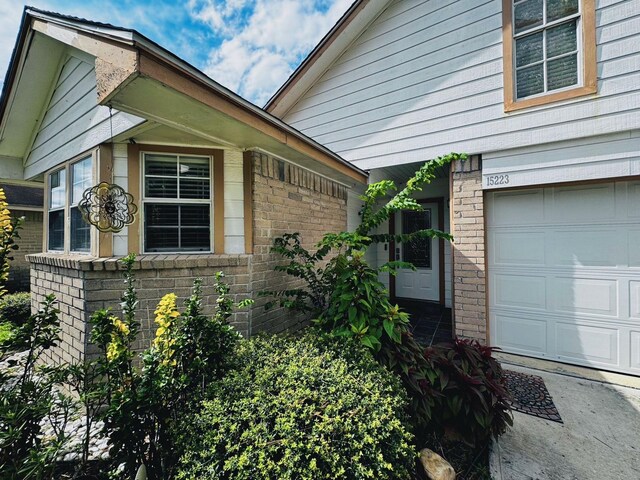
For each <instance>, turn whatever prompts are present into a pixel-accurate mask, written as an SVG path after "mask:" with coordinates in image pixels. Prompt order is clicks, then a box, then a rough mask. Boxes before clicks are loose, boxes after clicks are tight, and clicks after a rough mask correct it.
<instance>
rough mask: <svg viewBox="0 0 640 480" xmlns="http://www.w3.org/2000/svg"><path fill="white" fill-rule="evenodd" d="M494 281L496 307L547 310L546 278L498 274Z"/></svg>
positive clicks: (493, 278) (493, 277)
mask: <svg viewBox="0 0 640 480" xmlns="http://www.w3.org/2000/svg"><path fill="white" fill-rule="evenodd" d="M492 280H493V282H491V283H493V284H494V285H496V288H495V289H493V290H492V292H493V295H494V299H495V305H496V306H498V307H520V308H522V307H525V308H537V309H541V310H544V309H546V307H547V295H546V278H545V277H542V276H530V275H501V274H496V275H493V276H492Z"/></svg>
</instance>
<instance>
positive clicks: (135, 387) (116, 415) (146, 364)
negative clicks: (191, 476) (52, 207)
mask: <svg viewBox="0 0 640 480" xmlns="http://www.w3.org/2000/svg"><path fill="white" fill-rule="evenodd" d="M134 262H135V256H133V255H130V256H128V257H125V258H124V259H123V264H124V266H125V269H124V275H125V283H126V290H125V293H124V295H123V297H122V311H123V318H122V319H120V318H118V317H116V316H114V315H112V314H111V312H110V311H109V310H100V311H98V312H96V313H95V314H94V315H93V316H92V324H93V331H92V335H91V340H92V342H94V343H95V344H96V345H97V346H98V348H99V350H100V351H101V356H100V358H99V360H97V362H98V363H97V365H98V371H100V372H101V373H102V377H103V379H104V382H105V383H104V384H101V383H100V381H97V382H94V387H95V391H94V398H104V399H105V401H106V403H107V408H106V410H105V412H104V414H103V415H102V417H103V418H104V421H105V433H107V434H108V435H109V442H110V455H111V458H112V461H113V465H114V466H118V465H123V466H124V469H123V470H122V471H121V472H120V475H123V476H124V477H129V478H133V476H134V475H135V473H136V471H137V469H138V467H139V466H140V465H142V464H144V465H145V466H146V469H147V474H148V477H149V478H150V479H160V478H171V477H172V474H173V469H174V466H175V462H176V460H177V458H178V455H179V452H178V451H177V450H176V446H175V444H174V438H173V434H172V426H173V425H174V424H175V423H176V422H177V421H178V420H179V419H180V418H181V417H183V416H185V415H187V416H188V415H190V412H192V411H193V410H194V409H195V408H196V407H197V406H198V405H199V402H200V401H201V400H202V398H204V394H205V392H206V389H207V387H208V385H209V384H210V383H211V382H212V381H215V380H217V379H219V378H220V377H221V376H222V375H223V374H224V373H225V372H226V371H227V370H228V369H229V368H230V367H231V362H230V359H231V358H232V352H233V350H234V348H235V346H236V344H237V342H238V339H239V335H238V333H237V332H235V330H233V328H232V327H231V326H230V325H229V324H228V319H229V317H230V316H231V314H232V312H233V310H234V309H235V308H243V307H246V306H247V305H248V304H249V303H250V302H249V301H244V302H240V303H238V304H236V303H234V302H233V300H232V299H231V298H230V297H229V287H228V285H226V284H225V283H224V282H223V274H222V273H221V272H219V273H218V274H217V275H216V284H215V287H214V289H215V292H216V294H217V295H218V299H217V303H216V309H215V313H214V316H213V318H210V317H208V316H206V315H204V314H203V312H202V282H201V281H200V280H196V281H195V283H194V287H193V291H192V295H191V297H190V298H189V299H188V300H187V301H186V304H185V310H184V312H183V313H181V312H180V311H179V310H178V308H177V305H176V300H177V299H176V296H175V294H172V293H170V294H167V295H165V296H164V297H163V298H162V300H161V301H160V303H159V304H158V307H157V309H156V311H155V315H156V318H155V323H156V325H157V330H156V336H155V339H154V342H153V345H152V346H151V348H149V349H147V350H145V351H144V352H142V354H140V355H136V353H135V352H134V350H133V344H134V342H135V339H136V335H137V332H138V330H139V324H138V322H137V321H136V319H135V307H136V306H137V303H138V299H137V294H136V291H135V288H134V280H135V279H134V274H133V263H134ZM136 362H139V364H140V367H139V368H137V367H136Z"/></svg>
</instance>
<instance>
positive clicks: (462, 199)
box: [451, 157, 488, 343]
mask: <svg viewBox="0 0 640 480" xmlns="http://www.w3.org/2000/svg"><path fill="white" fill-rule="evenodd" d="M452 175H453V181H452V188H453V192H452V193H453V195H452V197H451V211H452V215H453V226H454V228H453V236H454V244H453V279H454V280H453V289H454V293H453V304H454V323H455V333H456V335H458V336H459V337H464V338H474V339H477V340H479V341H481V342H482V343H487V341H488V339H487V318H486V296H485V295H486V277H485V273H486V272H485V236H484V201H483V192H482V162H481V159H480V158H479V157H471V158H470V159H469V160H467V161H464V162H461V161H458V162H455V163H454V164H453V165H452Z"/></svg>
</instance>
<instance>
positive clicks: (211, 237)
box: [139, 148, 216, 255]
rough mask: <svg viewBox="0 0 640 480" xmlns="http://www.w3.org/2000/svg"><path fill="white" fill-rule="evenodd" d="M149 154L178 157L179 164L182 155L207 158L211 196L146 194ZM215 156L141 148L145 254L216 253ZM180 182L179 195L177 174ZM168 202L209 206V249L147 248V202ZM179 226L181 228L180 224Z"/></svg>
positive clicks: (141, 232)
mask: <svg viewBox="0 0 640 480" xmlns="http://www.w3.org/2000/svg"><path fill="white" fill-rule="evenodd" d="M147 155H164V156H174V157H176V159H177V162H178V165H179V162H180V160H179V159H180V157H196V158H198V157H199V158H206V159H208V161H209V198H208V199H194V198H159V197H147V194H146V188H145V187H146V184H145V180H146V173H145V172H146V162H147ZM215 163H216V162H215V157H214V155H213V154H208V153H202V152H196V151H194V152H189V151H186V150H185V151H182V150H179V151H178V150H176V151H169V150H168V149H158V150H156V149H153V148H150V149H145V150H142V149H141V150H140V190H139V191H140V209H139V215H140V242H141V244H140V251H141V252H142V254H144V255H200V254H212V253H214V242H215V220H214V216H215V208H214V199H215V195H216V194H215V185H216V183H215V180H214V177H215V176H216V172H215ZM176 178H177V182H178V186H177V188H178V190H177V195H179V194H180V193H179V192H180V190H179V188H180V180H179V179H180V175H179V173H178V175H177V177H176ZM163 203H164V204H167V205H205V204H206V205H208V206H209V249H208V250H162V251H150V250H147V248H146V236H147V229H146V218H145V217H146V215H145V207H146V205H147V204H163ZM178 228H181V227H180V226H178Z"/></svg>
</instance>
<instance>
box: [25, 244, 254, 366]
mask: <svg viewBox="0 0 640 480" xmlns="http://www.w3.org/2000/svg"><path fill="white" fill-rule="evenodd" d="M28 260H29V261H30V262H31V292H32V308H37V306H38V304H39V303H40V302H41V301H42V300H43V299H44V297H45V295H47V294H50V293H52V294H54V295H55V296H56V298H57V300H58V308H59V309H60V312H61V315H60V319H61V329H62V335H61V337H62V342H61V345H60V346H59V347H58V348H56V349H53V350H51V351H50V353H49V358H48V359H47V360H50V361H53V363H60V362H61V361H64V362H75V361H80V360H82V359H83V358H84V357H85V355H86V354H87V353H91V351H92V349H91V347H90V345H89V344H88V333H89V323H88V321H89V317H90V315H91V313H93V312H95V311H96V310H98V309H101V308H109V307H110V308H112V309H113V310H114V313H115V314H116V315H118V314H120V297H121V296H122V293H123V289H124V283H123V279H122V271H121V267H120V265H119V264H118V261H117V259H115V258H110V259H104V258H103V259H86V260H79V259H78V257H77V256H68V257H67V256H64V255H52V254H39V255H30V256H29V257H28ZM250 261H251V259H250V256H248V255H141V256H139V257H138V259H137V261H136V263H135V267H134V273H135V276H136V289H137V293H138V298H139V301H140V303H139V305H138V309H137V320H138V321H139V322H140V323H141V332H140V336H139V342H138V345H137V348H138V349H144V348H147V347H148V346H149V345H150V344H151V340H152V339H153V336H154V335H155V330H156V327H155V325H154V318H155V316H154V313H153V312H154V310H155V308H156V305H157V304H158V301H159V300H160V299H161V298H162V296H163V295H165V294H166V293H169V292H173V293H175V294H176V295H178V298H179V303H178V304H179V307H180V308H181V307H182V304H183V302H184V300H185V299H186V298H187V297H188V296H189V295H190V293H191V286H192V285H193V280H194V279H196V278H202V280H203V304H204V307H205V312H206V313H211V312H212V311H213V308H214V305H215V300H216V297H215V296H214V295H213V291H212V284H213V283H214V275H215V273H216V272H218V271H224V273H225V281H226V282H227V283H228V284H229V285H230V286H231V295H232V296H233V298H234V299H235V300H236V301H240V300H242V299H244V298H247V297H248V295H249V293H248V292H249V268H250ZM231 323H232V325H234V327H235V328H236V329H237V330H238V331H239V332H240V333H242V334H243V335H245V336H246V335H248V333H249V330H248V329H249V312H241V313H237V314H236V315H234V317H233V319H232V322H231Z"/></svg>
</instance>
